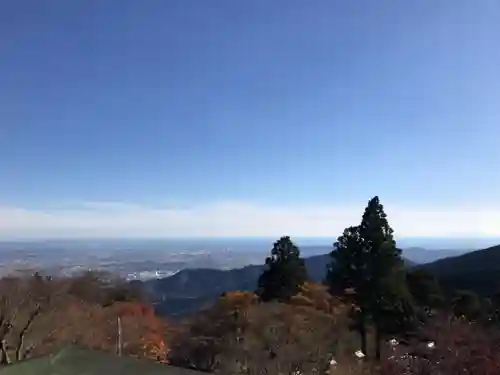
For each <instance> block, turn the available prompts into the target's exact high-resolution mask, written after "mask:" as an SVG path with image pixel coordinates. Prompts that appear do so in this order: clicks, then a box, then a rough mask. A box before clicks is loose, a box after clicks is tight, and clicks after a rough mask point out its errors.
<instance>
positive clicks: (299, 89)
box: [0, 0, 500, 236]
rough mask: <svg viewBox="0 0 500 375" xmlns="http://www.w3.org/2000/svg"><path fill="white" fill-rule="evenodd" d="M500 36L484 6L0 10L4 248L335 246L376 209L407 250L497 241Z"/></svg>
mask: <svg viewBox="0 0 500 375" xmlns="http://www.w3.org/2000/svg"><path fill="white" fill-rule="evenodd" d="M498 19H500V4H499V3H498V2H497V1H496V0H491V1H487V0H481V1H468V0H441V1H433V0H422V1H413V2H410V1H396V0H391V1H388V0H379V1H376V2H375V1H369V0H364V1H340V0H339V1H333V0H313V1H310V2H304V1H299V0H274V1H268V0H253V1H234V0H233V1H231V0H224V1H222V0H211V1H194V0H169V1H165V0H149V1H135V0H134V1H132V0H107V1H101V0H73V1H66V0H52V1H36V0H18V1H6V2H2V4H1V5H0V33H1V35H3V37H2V38H1V39H0V51H1V54H0V181H1V183H0V235H1V236H30V235H33V236H35V235H38V236H39V235H50V236H58V235H65V236H79V235H82V236H83V235H88V236H91V235H110V236H122V235H151V236H156V235H165V236H172V235H188V236H195V235H275V234H280V233H282V232H288V233H291V234H295V233H297V234H298V235H328V234H329V233H332V235H334V236H336V235H337V231H339V230H341V229H342V228H343V227H345V226H347V225H350V224H352V223H351V222H349V221H351V220H357V217H358V216H359V215H360V214H361V212H362V210H363V208H364V205H365V204H366V201H367V200H368V199H369V198H370V197H371V196H373V195H375V194H378V195H380V197H381V199H382V202H383V203H385V205H386V207H387V210H388V212H389V214H390V215H391V213H392V216H390V217H389V219H392V220H391V221H393V226H394V227H395V229H396V232H398V229H399V230H400V232H402V233H403V234H405V235H429V234H439V235H459V234H464V231H465V232H467V234H480V235H486V234H499V233H500V228H494V225H493V224H492V220H496V221H497V222H498V221H500V202H499V200H500V194H499V190H498V185H499V182H500V177H499V176H500V172H499V169H498V162H499V161H500V151H499V148H498V139H500V125H499V122H500V121H499V120H500V75H499V74H498V67H499V66H500V50H499V49H498V40H499V38H500V24H499V23H498ZM418 221H422V222H423V223H422V222H418ZM497 227H498V225H497Z"/></svg>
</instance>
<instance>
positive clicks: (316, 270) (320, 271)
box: [135, 247, 500, 318]
mask: <svg viewBox="0 0 500 375" xmlns="http://www.w3.org/2000/svg"><path fill="white" fill-rule="evenodd" d="M483 251H484V250H483ZM462 253H463V251H458V250H426V249H422V248H415V247H414V248H409V249H405V250H404V251H403V254H404V256H405V257H404V260H405V264H406V266H407V267H422V268H424V269H427V270H429V271H431V272H439V271H440V270H441V265H442V267H443V269H448V268H449V266H448V264H449V262H452V263H455V262H458V264H459V265H460V264H461V261H460V260H458V261H457V259H461V258H462V257H463V256H468V258H467V259H469V258H472V259H473V260H474V262H476V263H477V262H479V263H482V260H481V256H480V254H482V253H481V252H480V251H479V252H472V253H468V254H465V255H464V254H462ZM475 254H479V258H480V259H479V260H476V258H477V257H478V255H475ZM494 256H497V257H498V258H499V260H500V251H499V252H497V254H495V255H494ZM445 257H447V258H445ZM408 258H409V259H408ZM442 258H444V259H442ZM410 259H411V260H410ZM414 259H430V262H429V263H426V264H424V265H422V264H419V262H416V261H414ZM488 259H489V258H488ZM304 262H305V265H306V268H307V271H308V274H309V277H310V278H311V280H312V281H314V282H321V281H322V280H323V279H324V277H325V274H326V267H327V264H328V263H329V262H330V256H329V255H328V254H323V255H314V256H310V257H306V258H304ZM466 262H467V260H466ZM264 267H265V266H264V265H249V266H245V267H242V268H236V269H231V270H220V269H208V268H198V269H183V270H181V271H179V272H178V273H176V274H175V275H173V276H169V277H166V278H162V279H153V280H148V281H145V282H141V281H135V282H136V283H140V284H141V285H142V286H143V287H144V288H145V290H146V291H147V293H148V294H149V295H150V296H151V298H152V299H153V302H154V303H155V306H156V309H157V311H158V313H159V314H162V315H166V316H170V317H174V318H175V317H183V316H185V315H189V314H190V313H193V312H196V311H198V310H199V309H200V308H202V307H203V306H205V305H208V304H210V303H212V302H213V301H215V300H216V299H217V298H218V297H219V296H220V295H221V294H222V293H224V292H228V291H233V290H239V291H253V290H255V288H256V285H257V280H258V278H259V275H260V274H261V273H262V271H263V270H264ZM451 268H452V269H453V268H456V269H457V271H459V270H461V269H462V267H454V266H451ZM451 274H454V273H453V272H451ZM447 280H449V283H453V282H454V281H453V280H454V279H453V277H451V276H447ZM464 282H465V283H466V284H467V280H464Z"/></svg>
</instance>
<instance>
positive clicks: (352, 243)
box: [326, 226, 369, 353]
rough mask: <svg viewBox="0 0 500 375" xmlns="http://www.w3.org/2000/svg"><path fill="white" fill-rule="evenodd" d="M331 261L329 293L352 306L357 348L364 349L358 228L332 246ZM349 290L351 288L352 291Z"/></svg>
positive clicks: (363, 269)
mask: <svg viewBox="0 0 500 375" xmlns="http://www.w3.org/2000/svg"><path fill="white" fill-rule="evenodd" d="M333 247H334V249H333V251H332V252H331V253H330V256H331V258H332V262H331V264H330V265H329V267H328V272H327V280H326V281H327V285H328V286H329V289H330V293H331V294H333V295H343V296H344V297H346V299H348V300H350V302H351V303H353V304H354V305H355V306H356V308H355V310H354V311H353V312H352V318H353V320H354V327H355V329H356V330H357V331H358V333H359V335H360V339H361V351H362V352H363V353H366V352H367V350H366V349H367V344H366V326H367V320H368V311H369V306H368V305H367V304H366V301H367V300H368V297H369V294H368V289H369V285H368V278H367V277H366V276H367V272H368V270H367V261H366V256H367V255H366V253H365V249H364V248H363V245H362V242H361V237H360V234H359V226H358V227H354V226H352V227H349V228H346V229H345V230H344V233H343V234H342V236H340V237H339V238H338V239H337V242H335V243H334V245H333ZM353 291H355V292H354V293H353Z"/></svg>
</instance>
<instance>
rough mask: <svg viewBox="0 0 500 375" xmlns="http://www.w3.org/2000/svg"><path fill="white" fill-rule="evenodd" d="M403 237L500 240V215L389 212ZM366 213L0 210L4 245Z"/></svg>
mask: <svg viewBox="0 0 500 375" xmlns="http://www.w3.org/2000/svg"><path fill="white" fill-rule="evenodd" d="M385 207H386V212H387V213H388V217H389V221H390V223H391V225H392V226H393V228H394V229H395V231H396V235H397V236H401V237H427V236H450V237H464V236H478V235H479V236H498V235H500V226H498V223H499V222H500V209H489V210H462V211H460V210H456V209H439V210H437V209H434V210H431V209H412V208H405V207H398V206H395V205H386V206H385ZM362 210H363V204H360V205H359V207H358V206H357V207H340V206H338V207H335V206H330V207H327V206H296V207H269V206H262V205H257V204H252V203H247V202H214V203H211V204H205V205H199V206H194V207H187V208H164V207H146V206H142V205H139V204H128V203H121V202H85V203H81V204H79V205H77V206H75V205H72V206H71V208H68V209H64V208H58V209H54V208H50V209H29V208H24V207H6V206H4V207H0V237H2V238H67V237H199V236H203V237H225V236H231V237H234V236H266V237H267V236H280V235H283V234H289V235H292V236H301V237H308V236H311V237H312V236H314V237H316V236H318V237H319V236H321V237H322V236H329V237H332V238H335V237H336V236H338V235H339V234H340V233H341V232H342V230H343V229H344V228H345V227H347V226H349V225H355V224H357V223H358V222H359V220H360V217H361V214H362Z"/></svg>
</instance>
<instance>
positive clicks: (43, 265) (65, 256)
mask: <svg viewBox="0 0 500 375" xmlns="http://www.w3.org/2000/svg"><path fill="white" fill-rule="evenodd" d="M273 241H274V239H270V238H257V239H255V238H227V239H213V238H205V239H204V238H199V239H74V240H70V239H65V240H54V239H52V240H51V239H45V240H30V241H3V242H0V257H1V261H0V274H1V275H5V274H9V273H12V272H19V271H26V270H30V269H43V270H45V271H46V272H47V273H50V274H62V275H70V274H74V273H76V272H81V271H84V270H88V269H92V270H102V271H107V272H111V273H113V274H116V275H118V276H120V277H123V278H126V279H128V280H133V279H139V280H148V279H154V278H164V277H168V276H171V275H173V274H175V273H177V272H179V271H180V270H182V269H193V268H213V269H223V270H226V269H234V268H240V267H244V266H246V265H250V264H262V263H263V262H264V259H265V257H266V255H267V254H268V253H269V250H270V249H271V247H272V243H273ZM296 242H297V244H298V245H299V246H300V248H301V251H302V254H303V256H304V257H308V256H313V255H320V254H325V253H328V252H329V251H330V250H331V246H332V243H333V240H332V239H327V238H297V239H296ZM499 242H500V239H498V238H492V237H490V238H462V239H458V238H415V239H411V238H405V239H401V240H400V241H398V245H399V246H400V247H401V248H403V250H404V251H403V252H404V254H403V255H404V256H405V257H406V258H407V259H409V260H411V261H414V262H416V263H423V262H429V261H433V260H436V259H439V258H442V257H445V256H450V255H459V254H461V253H464V252H467V251H472V250H475V249H478V248H482V247H486V246H490V245H494V244H496V243H499Z"/></svg>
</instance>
